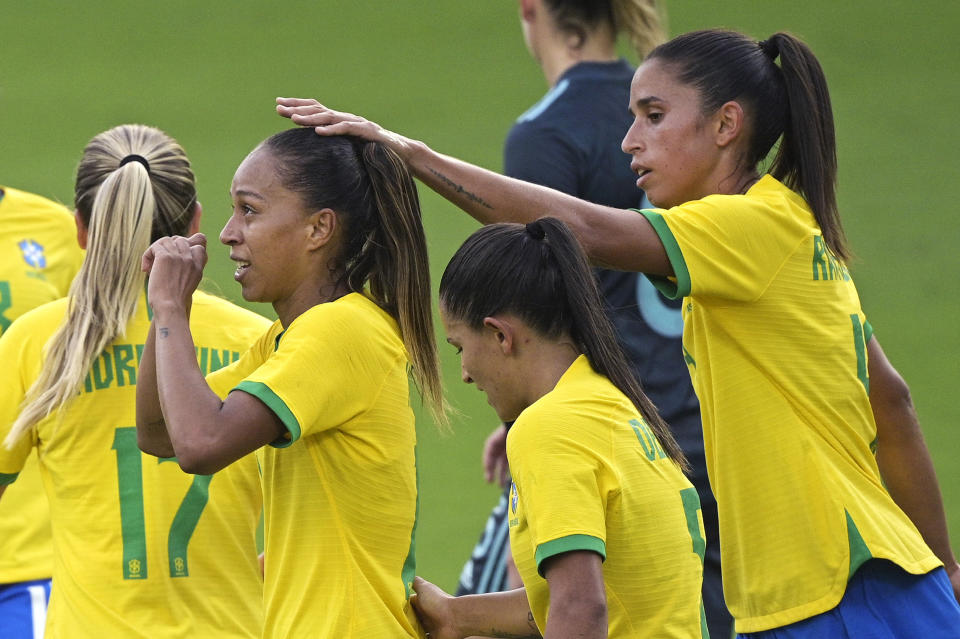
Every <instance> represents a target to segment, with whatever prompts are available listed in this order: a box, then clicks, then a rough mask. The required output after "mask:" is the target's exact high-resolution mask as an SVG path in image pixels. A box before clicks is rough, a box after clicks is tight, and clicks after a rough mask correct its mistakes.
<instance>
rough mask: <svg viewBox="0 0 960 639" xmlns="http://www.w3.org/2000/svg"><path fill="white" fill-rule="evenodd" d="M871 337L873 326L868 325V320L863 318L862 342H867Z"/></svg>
mask: <svg viewBox="0 0 960 639" xmlns="http://www.w3.org/2000/svg"><path fill="white" fill-rule="evenodd" d="M871 337H873V326H871V325H870V321H869V320H863V343H864V344H867V343H869V342H870V338H871Z"/></svg>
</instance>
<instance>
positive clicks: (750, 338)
mask: <svg viewBox="0 0 960 639" xmlns="http://www.w3.org/2000/svg"><path fill="white" fill-rule="evenodd" d="M778 59H779V61H780V63H779V64H777V60H778ZM629 106H630V109H631V111H632V112H633V114H634V122H633V125H632V126H631V128H630V130H629V131H628V132H627V134H626V136H625V138H624V140H623V149H624V150H625V151H627V152H628V153H630V154H631V156H632V163H631V167H632V168H633V169H634V171H635V172H636V173H637V176H638V179H637V186H639V187H640V188H643V189H644V190H645V191H646V193H647V195H648V197H649V198H650V200H651V201H652V202H653V203H654V204H656V205H658V206H660V207H663V209H661V210H651V211H645V212H643V213H642V214H638V213H636V212H634V211H629V210H619V209H613V208H606V207H601V206H597V205H592V204H589V203H587V202H584V201H582V200H578V199H576V198H572V197H568V196H565V195H563V194H561V193H558V192H556V191H551V190H550V189H546V188H542V187H538V186H534V185H530V184H526V183H523V182H519V181H514V180H510V179H508V178H504V177H502V176H498V175H496V174H494V173H491V172H489V171H484V170H482V169H478V168H476V167H473V166H471V165H469V164H466V163H463V162H459V161H458V160H455V159H453V158H449V157H446V156H442V155H439V154H437V153H435V152H433V151H432V150H430V149H429V148H428V147H426V146H425V145H423V144H422V143H419V142H414V141H412V140H409V139H407V138H403V137H402V136H398V135H396V134H392V133H389V132H385V131H383V130H382V129H380V128H379V127H378V126H377V125H375V124H373V123H371V122H367V121H366V120H364V119H362V118H359V117H357V116H354V115H350V114H341V113H337V112H334V111H330V110H328V109H326V108H325V107H323V106H322V105H319V104H318V103H316V102H314V101H306V100H304V101H301V100H296V99H281V100H280V101H279V107H278V109H279V111H280V112H281V114H283V115H289V116H293V117H294V121H295V122H297V123H299V124H303V125H309V126H314V127H317V130H318V132H321V133H324V134H330V135H332V134H344V133H353V134H357V135H364V136H368V137H371V138H374V139H383V140H387V141H389V144H390V145H391V147H392V148H394V149H395V150H397V151H398V153H399V154H400V155H401V156H402V157H404V158H405V159H406V160H407V161H408V163H409V164H410V166H411V167H412V169H413V170H414V172H415V173H416V174H417V175H418V176H419V177H421V178H422V179H423V180H424V181H425V182H426V183H427V184H429V185H430V186H431V187H432V188H435V189H436V190H437V191H438V192H440V193H441V194H443V195H444V196H446V197H448V198H449V199H450V200H451V201H453V202H454V203H456V204H457V205H459V206H460V207H462V208H464V210H466V211H467V212H469V213H470V214H471V215H473V216H474V217H476V218H477V219H479V220H481V221H483V222H500V221H509V220H512V221H529V220H531V219H534V218H536V217H537V216H538V215H541V214H542V213H543V212H545V211H549V212H551V214H555V215H558V216H560V217H561V218H562V219H564V220H565V221H567V222H569V223H570V225H571V227H572V229H573V231H574V233H575V234H576V235H577V236H578V237H579V238H580V239H581V241H583V242H584V244H585V245H586V247H587V250H588V252H589V253H590V255H591V256H592V258H593V259H594V260H595V261H597V262H599V263H602V264H607V265H612V266H615V267H617V268H622V269H631V270H638V271H641V272H644V273H647V274H649V275H651V276H653V280H654V281H656V282H657V284H658V286H659V287H660V289H661V290H662V291H664V292H666V293H668V294H669V295H671V296H674V297H681V296H682V297H684V298H685V299H684V307H683V308H684V339H683V341H684V349H685V350H684V355H685V358H686V360H687V363H688V366H689V368H690V372H691V376H692V379H693V383H694V387H695V388H696V390H697V394H698V396H699V398H700V403H701V412H702V417H703V425H704V443H705V447H706V453H707V465H708V469H709V471H710V477H711V484H712V486H713V488H714V490H715V492H716V494H717V501H718V504H719V511H720V538H721V539H722V544H721V552H722V555H723V566H724V570H723V573H724V593H725V595H726V601H727V605H728V607H729V608H730V610H731V612H732V613H733V616H734V618H735V620H736V627H737V631H738V632H741V633H763V632H764V631H772V632H773V631H775V632H782V633H793V632H795V633H796V634H795V635H794V634H778V635H777V636H846V635H844V634H843V633H844V632H846V631H844V630H842V629H839V628H838V626H842V625H844V624H847V625H849V626H850V627H851V628H854V630H851V631H850V632H851V633H852V636H858V632H859V633H860V636H863V635H865V634H869V632H875V630H873V629H875V628H877V627H888V628H890V632H891V633H892V634H893V635H894V636H904V637H905V636H910V637H915V636H925V637H934V636H937V637H942V636H949V634H948V633H954V632H955V629H956V628H957V627H958V625H960V609H958V608H957V603H956V601H955V600H954V599H953V598H952V597H951V596H950V594H951V582H952V586H953V588H952V590H953V594H954V595H955V596H960V566H958V564H957V561H956V559H955V558H954V556H953V553H952V551H951V549H950V545H949V537H948V535H947V531H946V523H945V517H944V515H943V507H942V503H941V499H940V492H939V488H938V486H937V482H936V477H935V475H934V472H933V466H932V464H931V462H930V458H929V454H928V452H927V450H926V447H925V445H924V443H923V438H922V435H921V433H920V428H919V425H918V423H917V419H916V415H915V413H914V410H913V406H912V404H911V401H910V396H909V391H908V389H907V386H906V384H905V383H904V382H903V380H902V378H901V377H900V376H899V374H898V373H897V372H896V370H895V369H894V368H893V367H892V366H891V365H890V363H889V362H888V361H887V359H886V357H885V356H884V354H883V351H882V350H881V348H880V345H879V343H878V341H877V339H876V337H875V336H874V335H873V332H872V329H871V328H870V325H869V324H868V323H867V322H866V318H865V316H864V314H863V311H862V310H861V308H860V302H859V298H858V297H857V293H856V289H855V287H854V285H853V282H852V280H851V278H850V274H849V272H848V270H847V268H846V265H845V260H846V259H847V256H848V250H847V248H846V244H845V242H844V237H843V232H842V230H841V226H840V218H839V215H838V213H837V210H836V198H835V183H836V149H835V143H834V129H833V118H832V114H831V108H830V100H829V96H828V92H827V87H826V81H825V78H824V76H823V72H822V69H821V68H820V65H819V63H818V62H817V60H816V58H815V57H814V55H813V54H812V53H811V52H810V50H809V49H808V48H807V47H806V46H805V45H804V44H803V43H802V42H800V41H799V40H797V39H796V38H794V37H792V36H790V35H788V34H784V33H778V34H776V35H774V36H772V37H770V38H769V39H767V40H765V41H763V42H759V43H758V42H756V41H753V40H751V39H749V38H747V37H745V36H743V35H741V34H738V33H733V32H727V31H716V30H713V31H702V32H695V33H690V34H686V35H683V36H680V37H678V38H675V39H674V40H671V41H670V42H668V43H666V44H664V45H662V46H660V47H658V48H656V49H654V51H653V52H651V54H650V55H649V56H648V58H647V59H646V61H645V62H644V63H643V64H642V65H641V66H640V68H639V69H638V70H637V73H636V74H635V76H634V79H633V83H632V86H631V95H630V105H629ZM778 139H780V140H781V142H780V145H779V149H778V151H777V155H776V158H775V159H774V161H773V164H772V166H771V170H770V174H767V175H761V173H760V171H759V168H758V167H759V163H760V162H761V160H763V158H764V157H765V156H766V155H767V153H768V152H769V150H770V149H771V148H772V146H773V145H774V143H775V142H776V141H777V140H778ZM664 209H666V210H664ZM874 448H875V450H876V453H875V454H874V452H873V449H874ZM931 549H932V551H931ZM941 565H942V566H945V567H946V573H945V571H944V570H943V568H941ZM948 575H949V580H948ZM869 609H872V610H875V611H877V614H878V615H879V616H880V618H879V619H875V618H868V617H869V615H867V614H864V613H865V612H866V611H867V610H869ZM906 609H909V610H913V611H915V612H914V614H912V615H910V617H909V619H905V618H904V617H903V615H900V614H899V612H898V611H902V610H906ZM921 611H922V612H921ZM859 624H862V626H861V625H859ZM904 624H909V627H908V628H904ZM804 633H808V634H804Z"/></svg>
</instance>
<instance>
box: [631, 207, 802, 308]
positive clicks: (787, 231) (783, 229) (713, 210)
mask: <svg viewBox="0 0 960 639" xmlns="http://www.w3.org/2000/svg"><path fill="white" fill-rule="evenodd" d="M640 213H641V214H643V215H644V216H645V217H646V218H647V220H648V221H649V222H650V224H651V225H652V226H653V228H654V230H655V231H656V233H657V235H658V236H659V237H660V241H661V242H662V243H663V247H664V249H665V250H666V253H667V257H668V258H669V260H670V264H671V266H672V267H673V272H674V277H673V278H664V277H655V276H651V277H650V281H651V282H653V283H654V285H655V286H656V287H657V288H658V289H659V290H660V291H661V292H662V293H663V294H664V295H665V296H666V297H669V298H671V299H677V298H680V297H685V296H687V295H692V296H710V297H718V298H724V299H730V300H735V301H743V302H746V301H753V300H756V299H757V298H759V297H760V296H761V295H762V294H763V292H764V291H765V290H766V287H767V286H768V284H769V283H770V282H771V281H772V280H773V278H774V277H775V275H776V273H777V271H778V270H779V268H780V267H781V266H782V264H783V263H784V262H785V260H786V259H787V258H788V257H789V255H790V254H792V252H793V251H795V250H796V249H797V247H798V246H799V245H800V244H801V242H803V241H804V239H806V236H807V235H809V230H808V229H804V228H803V227H802V225H800V224H798V223H796V222H795V221H794V220H791V219H789V218H788V217H787V216H786V215H785V214H783V213H782V212H779V211H778V210H776V209H775V208H774V207H771V206H767V205H765V204H764V203H763V201H760V200H755V199H751V198H747V197H745V196H710V197H707V198H704V199H702V200H696V201H693V202H688V203H686V204H682V205H680V206H676V207H674V208H672V209H668V210H663V209H647V210H643V211H640Z"/></svg>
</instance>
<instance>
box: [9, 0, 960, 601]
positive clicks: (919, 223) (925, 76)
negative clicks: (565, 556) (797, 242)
mask: <svg viewBox="0 0 960 639" xmlns="http://www.w3.org/2000/svg"><path fill="white" fill-rule="evenodd" d="M0 8H2V15H3V20H4V24H5V28H4V34H3V37H2V38H0V183H3V184H8V185H10V186H16V187H17V188H22V189H26V190H30V191H35V192H37V193H41V194H44V195H47V196H49V197H53V198H54V199H58V200H60V201H62V202H64V203H67V204H68V205H70V203H71V202H72V186H73V184H72V180H73V175H74V171H75V168H76V164H77V161H78V159H79V156H80V153H81V150H82V148H83V146H84V145H85V144H86V142H87V141H88V140H89V139H90V138H91V137H92V136H93V135H95V134H96V133H98V132H100V131H101V130H104V129H107V128H109V127H111V126H113V125H116V124H120V123H124V122H142V123H146V124H151V125H155V126H158V127H160V128H162V129H164V130H166V131H167V132H169V133H170V134H171V135H173V136H174V137H176V138H177V139H178V140H179V141H180V142H181V143H182V144H183V146H184V147H185V148H186V149H187V152H188V154H189V155H190V157H191V159H192V161H193V164H194V168H195V170H196V173H197V177H198V182H199V186H200V192H201V200H202V202H203V203H204V211H205V213H204V220H203V228H204V230H205V231H206V232H207V233H208V234H210V235H212V236H214V237H215V236H216V234H217V233H218V232H219V229H220V226H221V225H222V224H223V222H224V220H225V219H226V217H227V215H228V212H229V197H228V189H229V184H230V180H231V178H232V175H233V171H234V169H235V168H236V166H237V165H238V164H239V162H240V161H241V160H242V159H243V157H244V156H245V154H246V153H248V152H249V151H250V150H251V149H252V148H253V147H254V146H255V145H256V144H257V143H258V142H259V141H260V140H262V139H263V138H265V137H267V136H268V135H270V134H272V133H274V132H276V131H278V130H280V129H282V128H285V127H286V125H287V123H286V121H283V120H281V119H280V118H278V117H277V116H276V115H274V111H273V99H274V97H275V96H278V95H285V96H301V97H317V98H319V99H320V100H322V101H324V102H325V103H327V104H329V105H330V106H333V107H334V108H339V109H343V110H352V111H355V112H359V113H361V114H363V115H364V116H366V117H368V118H370V119H372V120H375V121H378V122H380V123H382V124H384V125H385V126H388V127H393V128H395V129H397V130H399V131H401V132H403V133H405V134H407V135H410V136H413V137H417V138H420V139H423V140H425V141H427V142H428V143H430V144H431V145H432V146H434V147H435V148H437V149H438V150H441V151H443V152H446V153H450V154H452V155H455V156H458V157H462V158H464V159H468V160H470V161H473V162H475V163H478V164H480V165H483V166H485V167H488V168H492V169H495V170H496V169H500V167H501V145H502V141H503V138H504V136H505V134H506V132H507V130H508V129H509V127H510V125H511V123H512V121H513V119H514V118H515V117H516V116H517V115H519V114H520V113H522V112H523V111H524V110H525V109H526V108H527V107H529V106H530V105H531V104H532V103H533V102H535V101H536V100H537V99H538V98H539V97H540V96H541V95H542V94H543V92H544V91H545V86H544V83H543V78H542V76H541V75H540V72H539V69H538V68H537V67H536V65H535V64H534V63H533V61H532V60H531V59H530V58H529V56H528V55H527V52H526V50H525V49H524V46H523V42H522V38H521V36H520V28H519V22H518V19H517V12H516V3H515V2H513V1H512V0H484V1H480V2H463V1H459V0H456V1H451V0H447V1H445V2H417V1H407V0H396V1H393V2H356V1H355V0H354V1H350V2H347V1H343V0H313V1H311V2H304V1H301V0H288V1H287V2H284V3H266V2H255V1H252V0H234V1H232V2H198V1H197V0H192V1H185V0H168V1H167V2H162V3H161V2H143V1H140V0H91V1H90V2H85V3H60V2H50V1H46V0H35V1H32V2H29V3H28V2H14V1H13V0H2V1H0ZM668 13H669V21H670V30H671V32H672V33H680V32H683V31H688V30H691V29H696V28H705V27H714V26H725V27H731V28H736V29H740V30H743V31H745V32H747V33H749V34H751V35H753V36H755V37H757V38H758V39H760V38H764V37H766V36H768V35H770V34H772V33H773V32H775V31H778V30H788V31H791V32H793V33H795V34H798V35H800V36H801V37H803V38H804V39H805V40H806V41H807V42H808V43H809V44H810V46H811V47H812V48H813V50H814V51H815V52H816V53H817V55H818V56H819V58H820V61H821V63H822V64H823V66H824V68H825V70H826V73H827V77H828V80H829V82H830V86H831V91H832V97H833V101H834V112H835V117H836V123H837V132H838V144H839V156H840V190H839V199H840V205H841V212H842V215H843V219H844V223H845V225H846V230H847V233H848V235H849V238H850V240H851V243H852V245H853V247H854V250H855V251H856V254H857V256H858V259H857V261H856V262H855V263H854V265H853V272H854V275H855V278H856V281H857V284H858V287H859V290H860V294H861V298H862V301H863V304H864V307H865V309H866V311H867V314H868V317H869V318H870V320H871V323H872V324H873V326H874V327H875V329H876V335H877V337H878V339H879V340H880V341H881V343H882V344H883V346H884V349H885V350H886V352H887V355H888V356H889V357H890V359H891V361H893V362H894V364H895V365H896V366H897V367H898V368H899V370H900V371H901V373H903V375H904V377H905V378H906V379H907V380H908V382H909V383H910V385H911V388H912V391H913V395H914V400H915V402H916V404H917V406H918V410H919V413H920V416H921V421H922V423H923V425H924V430H925V434H926V437H927V441H928V444H929V446H930V449H931V451H932V454H933V456H934V460H935V464H936V467H937V471H938V474H939V478H940V483H941V488H942V490H943V493H944V498H945V501H946V507H947V511H948V518H949V520H950V525H951V531H952V539H953V541H954V545H955V546H958V545H960V464H958V463H957V459H958V458H960V434H958V432H957V430H956V429H957V428H958V427H960V410H958V408H957V403H956V401H955V399H954V398H953V396H952V395H953V392H956V391H955V385H956V383H957V381H958V379H960V376H958V372H960V365H958V361H960V358H958V354H960V338H958V332H957V330H956V325H957V319H956V318H957V317H958V315H960V313H958V312H960V277H958V274H960V250H958V248H957V247H958V245H960V223H958V221H957V212H958V211H957V207H956V205H955V201H956V198H955V195H954V190H955V188H956V186H957V184H958V180H957V178H958V170H957V167H958V163H957V157H956V155H955V149H957V148H958V146H960V145H958V143H960V127H958V125H957V123H956V119H955V112H956V111H957V108H958V105H960V83H958V82H957V79H958V78H960V73H958V70H960V69H958V64H957V59H956V55H955V52H954V51H953V47H952V46H951V44H950V43H952V42H953V39H954V38H955V31H954V26H955V25H956V24H960V4H958V3H952V2H940V1H935V0H918V1H916V2H913V3H902V2H894V1H892V0H875V1H874V2H870V3H863V2H849V3H839V2H834V1H833V0H810V1H808V2H804V3H794V2H783V1H780V0H763V1H761V0H741V1H739V2H735V3H731V2H717V0H686V1H676V2H669V3H668ZM625 106H626V105H625ZM624 157H625V159H624V161H627V160H626V156H624ZM421 197H422V201H423V208H424V214H425V219H426V226H427V235H428V240H429V243H430V250H431V263H432V268H433V276H434V282H436V281H437V280H438V279H439V273H440V272H441V269H442V267H443V266H444V265H445V264H446V262H447V260H448V259H449V257H450V256H451V255H452V253H453V251H454V250H455V249H456V247H457V246H458V245H459V243H460V242H462V241H463V239H465V238H466V236H467V235H468V234H469V233H470V232H471V231H472V230H473V229H474V228H476V224H475V223H474V222H473V221H472V220H470V219H469V218H468V217H467V216H466V215H464V214H462V213H460V212H459V211H458V210H457V209H455V208H453V207H452V206H450V205H449V204H447V203H446V202H445V201H444V200H442V199H440V198H439V197H437V196H435V195H434V194H433V193H432V192H429V191H428V190H427V189H423V188H421ZM211 246H212V251H211V253H212V255H211V260H210V266H209V267H208V280H207V284H206V285H207V288H208V289H212V290H215V291H216V290H219V291H220V292H221V293H222V294H223V295H225V296H226V297H228V298H231V299H233V300H235V301H239V291H238V288H237V287H236V285H235V284H234V282H233V281H232V278H231V272H232V264H231V263H230V262H229V261H228V259H227V251H226V250H225V249H222V248H218V245H217V244H216V243H215V242H213V241H212V242H211ZM254 308H256V309H257V310H259V311H261V312H263V313H264V314H267V315H270V316H271V317H272V316H273V315H272V310H271V309H270V308H269V307H264V306H254ZM439 337H440V338H441V339H442V336H439ZM442 352H443V356H444V362H443V363H444V372H445V378H446V382H447V384H448V393H449V395H450V397H451V399H452V401H453V403H454V405H455V406H456V407H457V408H459V410H460V411H461V413H462V417H460V418H458V419H457V420H456V423H455V424H454V431H453V433H452V434H450V435H440V434H438V433H437V432H436V430H435V429H434V428H433V427H432V425H431V424H430V423H429V421H428V420H427V419H426V418H423V419H421V421H420V427H419V428H420V433H421V451H420V463H421V482H422V502H421V525H420V529H419V532H418V562H419V567H418V568H419V572H420V573H421V574H423V575H425V576H427V577H428V578H430V579H432V580H434V581H436V582H437V583H439V584H440V585H442V586H444V587H446V588H452V587H453V586H454V584H455V582H456V577H457V574H458V572H459V569H460V566H461V564H462V562H463V560H464V559H465V558H466V557H467V555H468V553H469V551H470V549H471V547H472V545H473V543H474V541H475V539H476V537H477V535H478V534H479V532H480V527H481V525H482V522H483V520H484V518H485V516H486V513H487V511H488V509H489V507H490V506H491V505H492V504H493V502H494V501H495V499H496V494H497V489H496V488H494V487H491V486H487V485H485V484H484V483H483V481H482V478H481V469H480V461H479V459H480V446H481V443H482V442H483V439H484V437H485V436H486V434H487V433H488V432H489V430H490V429H491V428H492V427H493V425H494V424H495V420H496V418H495V416H494V414H493V412H492V410H491V409H490V408H489V407H488V406H487V405H486V402H485V400H484V398H483V396H482V395H481V394H480V393H477V392H476V391H475V390H474V389H472V388H468V387H466V386H464V385H463V384H460V383H459V369H458V364H457V361H456V358H455V355H454V353H453V352H452V349H450V348H449V347H446V346H444V347H443V348H442Z"/></svg>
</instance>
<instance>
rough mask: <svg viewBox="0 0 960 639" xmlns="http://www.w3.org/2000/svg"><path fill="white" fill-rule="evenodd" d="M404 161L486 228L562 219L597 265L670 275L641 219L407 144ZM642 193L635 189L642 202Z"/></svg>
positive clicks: (417, 144)
mask: <svg viewBox="0 0 960 639" xmlns="http://www.w3.org/2000/svg"><path fill="white" fill-rule="evenodd" d="M404 148H405V149H406V151H405V153H404V159H405V160H406V161H407V164H408V166H409V167H410V170H411V171H413V173H414V175H416V177H417V178H418V179H419V180H420V181H422V182H423V183H424V184H426V185H427V186H429V187H430V188H431V189H433V190H434V191H436V192H437V193H439V194H440V195H442V196H443V197H445V198H446V199H447V200H449V201H450V202H452V203H453V204H455V205H456V206H457V207H459V208H461V209H463V210H464V211H466V212H467V213H468V214H469V215H470V216H471V217H473V218H474V219H476V220H477V221H479V222H481V223H483V224H493V223H497V222H518V223H524V224H525V223H528V222H532V221H534V220H536V219H539V218H541V217H546V216H549V217H555V218H557V219H559V220H561V221H563V222H564V223H565V224H566V225H567V226H568V227H570V230H571V232H572V233H573V234H574V236H576V238H577V240H578V241H579V242H580V243H581V244H582V245H583V247H584V250H585V251H586V252H587V255H589V257H590V259H591V260H593V261H594V262H596V263H597V264H599V265H606V266H611V267H613V268H619V269H623V270H634V271H642V272H647V273H660V274H670V272H669V271H665V270H664V269H665V268H669V265H668V264H667V263H666V253H665V252H664V251H663V248H662V244H660V240H659V238H658V237H657V236H656V234H655V233H654V232H653V229H652V227H650V226H649V224H647V223H646V222H645V220H644V219H643V218H641V216H639V215H638V214H636V213H632V212H629V211H621V210H619V209H615V208H610V207H606V206H601V205H599V204H593V203H591V202H587V201H585V200H581V199H578V198H575V197H573V196H571V195H567V194H566V193H562V192H560V191H556V190H554V189H550V188H547V187H545V186H541V185H539V184H533V183H530V182H525V181H523V180H517V179H514V178H510V177H507V176H504V175H500V174H499V173H494V172H493V171H488V170H487V169H483V168H480V167H478V166H475V165H472V164H469V163H467V162H463V161H461V160H458V159H456V158H453V157H450V156H448V155H443V154H441V153H437V152H436V151H434V150H433V149H431V148H430V147H428V146H427V145H426V144H424V143H422V142H413V141H406V142H405V144H404ZM639 195H640V192H639V191H637V199H638V200H639Z"/></svg>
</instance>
